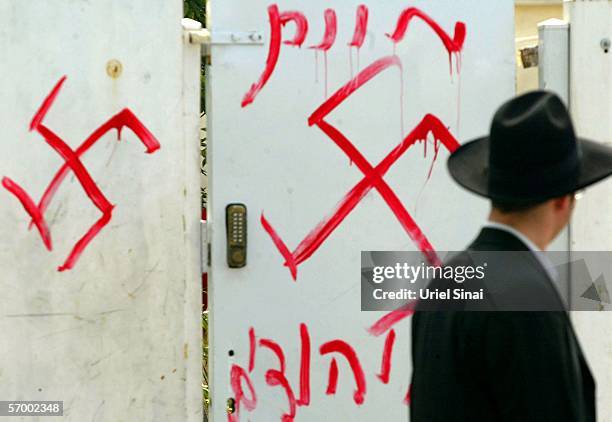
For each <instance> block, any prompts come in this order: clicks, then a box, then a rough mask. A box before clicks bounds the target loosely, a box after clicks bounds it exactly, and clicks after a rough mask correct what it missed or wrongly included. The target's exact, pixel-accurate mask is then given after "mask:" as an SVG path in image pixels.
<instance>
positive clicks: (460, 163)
mask: <svg viewBox="0 0 612 422" xmlns="http://www.w3.org/2000/svg"><path fill="white" fill-rule="evenodd" d="M577 141H578V142H580V145H581V149H582V158H581V161H580V169H579V174H578V177H576V178H575V179H574V180H573V181H572V182H571V183H567V184H565V185H564V186H559V187H556V188H555V189H553V190H551V191H550V192H547V193H546V194H538V195H534V194H525V195H521V197H516V195H509V194H504V193H501V192H495V193H493V192H491V190H490V187H489V177H488V173H489V168H488V167H489V137H488V136H485V137H482V138H477V139H475V140H472V141H469V142H467V143H465V144H463V145H461V146H460V147H459V148H458V149H457V150H456V151H455V152H454V153H453V154H452V155H451V156H450V157H449V159H448V161H447V166H448V170H449V172H450V174H451V177H452V178H453V179H454V180H455V181H456V182H457V183H459V185H461V186H462V187H464V188H465V189H467V190H469V191H470V192H473V193H475V194H477V195H480V196H484V197H485V198H489V199H494V200H499V201H511V202H532V201H539V200H542V201H544V200H547V199H550V198H556V197H559V196H563V195H567V194H569V193H572V192H576V191H578V190H581V189H584V188H586V187H587V186H589V185H592V184H594V183H597V182H599V181H600V180H602V179H604V178H606V177H608V176H610V175H612V149H611V148H609V147H607V146H605V145H603V144H601V143H598V142H594V141H591V140H588V139H583V138H579V139H578V140H577Z"/></svg>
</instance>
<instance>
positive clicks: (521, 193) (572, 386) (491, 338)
mask: <svg viewBox="0 0 612 422" xmlns="http://www.w3.org/2000/svg"><path fill="white" fill-rule="evenodd" d="M448 168H449V171H450V174H451V176H452V177H453V178H454V179H455V180H456V181H457V182H458V183H459V184H460V185H461V186H463V187H464V188H466V189H468V190H470V191H472V192H474V193H476V194H478V195H481V196H484V197H486V198H489V199H490V200H491V203H492V210H491V214H490V216H489V222H488V223H487V224H486V225H485V227H484V228H483V229H482V231H481V232H480V234H479V235H478V236H477V238H476V240H474V241H473V242H472V244H471V245H470V246H469V247H468V248H467V250H466V251H465V252H463V253H461V254H459V255H458V256H457V257H455V258H453V259H452V260H451V261H449V262H448V263H447V264H446V265H448V266H456V265H469V264H473V263H474V259H476V258H474V256H478V258H477V259H478V260H484V261H485V262H486V261H487V260H489V261H490V262H489V263H491V262H493V263H494V265H489V266H488V267H487V270H486V277H485V279H484V280H483V281H482V282H480V284H475V285H474V286H475V287H474V288H476V289H480V288H483V290H484V291H485V299H484V300H483V301H481V302H480V303H479V304H478V305H472V304H468V303H465V302H457V301H456V302H454V303H453V304H452V305H450V306H449V305H448V304H446V305H443V304H441V303H440V302H431V303H424V301H422V302H421V303H419V304H418V305H417V312H416V313H415V315H414V318H413V322H412V324H413V325H412V359H413V375H412V394H411V408H410V416H411V422H421V421H423V422H450V421H470V422H473V421H496V422H497V421H512V422H515V421H534V422H535V421H537V422H543V421H554V422H561V421H572V422H574V421H575V422H578V421H580V422H584V421H595V383H594V380H593V377H592V375H591V372H590V370H589V367H588V365H587V363H586V360H585V357H584V355H583V353H582V351H581V348H580V345H579V344H578V341H577V339H576V336H575V333H574V330H573V327H572V324H571V321H570V319H569V316H568V313H567V310H566V307H565V304H564V302H563V301H562V299H561V297H560V296H559V294H558V292H557V290H556V289H555V286H554V285H553V283H552V280H553V279H554V277H555V273H554V269H552V265H550V263H549V262H548V261H547V260H546V258H545V257H544V256H543V255H542V254H541V253H539V252H541V251H543V250H545V249H546V248H547V246H548V245H549V244H550V243H551V242H552V241H553V239H554V238H555V237H556V236H557V235H558V234H559V232H560V231H561V230H562V229H563V228H564V227H565V226H566V225H567V223H568V221H569V219H570V217H571V214H572V211H573V208H574V204H575V195H576V193H577V192H579V191H580V190H582V189H584V188H585V187H587V186H589V185H591V184H593V183H595V182H597V181H600V180H602V179H603V178H605V177H607V176H609V175H610V174H612V150H610V149H608V148H607V147H605V146H602V145H600V144H598V143H595V142H592V141H588V140H584V139H578V138H576V136H575V134H574V129H573V126H572V122H571V119H570V117H569V114H568V111H567V109H566V108H565V106H564V105H563V103H562V101H561V100H560V99H559V98H558V97H557V96H556V95H554V94H552V93H550V92H545V91H534V92H531V93H528V94H525V95H522V96H519V97H517V98H514V99H512V100H510V101H508V102H507V103H505V104H504V105H502V106H501V107H500V109H499V110H498V111H497V113H496V114H495V116H494V118H493V122H492V125H491V131H490V134H489V136H486V137H483V138H479V139H476V140H474V141H471V142H468V143H466V144H464V145H462V146H461V147H460V148H459V149H458V150H457V151H455V152H454V153H453V154H452V155H451V157H450V158H449V160H448ZM447 285H448V281H445V280H432V281H431V282H430V284H429V285H428V288H429V289H431V288H444V287H448V286H447ZM473 311H480V312H473Z"/></svg>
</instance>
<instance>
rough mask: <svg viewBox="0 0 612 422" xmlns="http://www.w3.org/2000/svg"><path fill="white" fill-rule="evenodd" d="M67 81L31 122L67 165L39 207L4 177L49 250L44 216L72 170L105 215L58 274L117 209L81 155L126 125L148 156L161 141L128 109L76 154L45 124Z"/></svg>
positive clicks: (82, 145)
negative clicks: (101, 189)
mask: <svg viewBox="0 0 612 422" xmlns="http://www.w3.org/2000/svg"><path fill="white" fill-rule="evenodd" d="M66 79H67V77H66V76H63V77H62V78H61V79H60V80H59V81H58V82H57V84H56V85H55V86H54V88H53V89H52V90H51V92H50V93H49V95H48V96H47V97H46V98H45V99H44V101H43V103H42V105H41V106H40V108H39V109H38V111H37V112H36V114H35V115H34V117H33V118H32V121H31V122H30V131H33V130H35V131H37V132H38V133H39V134H40V135H41V136H42V137H43V138H44V139H45V141H46V142H47V144H48V145H49V146H50V147H51V148H53V149H54V150H55V151H56V152H57V153H58V154H59V155H60V156H61V157H62V158H63V159H64V161H65V163H64V164H63V165H62V167H61V168H60V169H59V170H58V171H57V173H56V174H55V176H54V177H53V179H52V180H51V183H50V184H49V186H48V187H47V189H46V190H45V192H44V194H43V196H42V198H41V200H40V202H39V204H38V205H37V206H36V205H34V202H33V201H32V199H31V198H30V196H29V195H27V193H26V192H25V191H24V190H23V189H22V188H21V187H20V186H19V185H17V184H16V183H15V182H13V181H12V180H11V179H9V178H6V177H5V178H3V181H2V185H3V186H4V187H5V188H6V189H7V190H9V192H11V193H12V194H13V195H15V196H16V197H17V199H19V201H20V202H21V204H22V205H23V207H24V209H25V210H26V212H27V213H28V214H29V215H30V217H31V218H32V222H31V223H30V227H32V225H35V226H36V227H37V229H38V231H39V233H40V235H41V237H42V239H43V243H44V244H45V246H46V247H47V248H48V249H49V250H50V249H51V248H52V246H51V236H50V234H49V230H48V228H47V226H46V223H45V221H44V217H43V216H44V212H45V210H46V208H47V206H48V204H49V202H50V201H51V199H52V198H53V196H54V194H55V193H56V191H57V189H58V188H59V185H60V184H61V182H62V181H63V180H64V178H65V177H66V175H67V173H68V171H69V170H71V171H72V172H73V173H74V175H75V176H76V177H77V179H78V181H79V183H80V184H81V186H82V188H83V190H84V191H85V194H86V195H87V196H88V197H89V199H90V200H91V201H92V202H93V204H94V205H95V206H96V207H97V208H98V209H99V210H100V211H101V212H102V216H101V217H100V219H98V220H97V221H96V222H95V223H94V224H93V225H92V226H91V227H90V228H89V229H88V230H87V232H85V234H84V235H83V236H82V237H81V238H80V239H79V240H78V241H77V242H76V244H75V245H74V246H73V248H72V251H71V252H70V254H69V255H68V257H67V258H66V260H65V262H64V264H63V265H61V266H60V267H59V268H58V271H64V270H69V269H71V268H73V267H74V265H75V264H76V262H77V261H78V259H79V257H80V256H81V254H82V253H83V251H84V250H85V248H86V247H87V245H88V244H89V243H90V242H91V241H92V240H93V239H94V238H95V237H96V236H97V235H98V233H99V232H100V230H102V228H103V227H104V226H106V224H108V222H109V221H110V219H111V217H112V210H113V208H114V206H113V205H112V204H111V203H110V202H109V201H108V200H107V199H106V197H105V196H104V194H103V193H102V192H101V191H100V189H99V188H98V185H97V184H96V183H95V182H94V180H93V178H92V177H91V175H90V174H89V172H88V171H87V170H86V169H85V166H84V165H83V163H82V162H81V156H82V155H83V154H84V153H85V152H86V151H87V150H88V149H89V148H90V147H91V146H92V145H93V144H95V142H97V141H98V140H99V139H100V138H101V137H102V136H103V135H105V134H106V133H107V132H109V131H110V130H112V129H115V130H117V133H118V136H119V137H120V136H121V130H122V129H123V127H124V126H127V127H129V128H130V129H131V130H132V131H133V132H134V134H135V135H136V136H138V138H139V139H140V140H141V142H142V143H143V144H144V145H145V147H146V152H147V153H152V152H155V151H156V150H158V149H159V147H160V145H159V142H158V141H157V139H156V138H155V137H154V136H153V134H152V133H151V132H150V131H149V130H148V129H147V128H146V127H145V126H144V125H143V124H142V123H141V122H140V121H139V120H138V118H137V117H136V116H135V115H134V114H133V113H132V112H131V111H130V110H129V109H127V108H126V109H123V110H122V111H121V112H119V113H117V114H116V115H115V116H113V117H112V118H110V119H109V120H108V121H107V122H106V123H104V124H103V125H102V126H100V127H99V128H97V129H96V130H95V131H94V132H93V133H92V134H91V135H90V136H89V137H88V138H87V139H86V140H85V141H84V142H83V143H82V144H81V146H80V147H79V148H77V149H76V150H75V151H73V150H72V149H71V148H70V147H69V146H68V145H67V144H66V142H64V140H63V139H62V138H60V137H59V136H58V135H57V134H56V133H55V132H53V131H52V130H51V129H49V128H48V127H47V126H45V125H44V124H43V120H44V118H45V116H46V115H47V113H48V111H49V109H50V108H51V106H52V105H53V103H54V102H55V99H56V98H57V95H58V94H59V92H60V90H61V88H62V85H63V84H64V82H65V81H66Z"/></svg>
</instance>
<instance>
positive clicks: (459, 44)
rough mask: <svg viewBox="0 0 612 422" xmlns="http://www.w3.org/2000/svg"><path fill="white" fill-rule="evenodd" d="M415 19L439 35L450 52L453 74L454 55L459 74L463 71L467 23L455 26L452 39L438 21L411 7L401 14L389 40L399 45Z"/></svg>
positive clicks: (449, 57)
mask: <svg viewBox="0 0 612 422" xmlns="http://www.w3.org/2000/svg"><path fill="white" fill-rule="evenodd" d="M415 17H418V18H420V19H421V20H423V21H424V22H425V23H426V24H427V25H429V27H431V29H433V30H434V32H435V33H436V35H438V37H439V38H440V40H441V41H442V43H443V44H444V47H445V48H446V51H448V60H449V63H450V69H451V74H452V73H453V64H452V55H453V54H455V55H456V56H457V72H459V71H460V70H461V58H460V53H461V50H462V49H463V43H464V41H465V37H466V26H465V23H463V22H457V23H456V24H455V33H454V35H453V37H452V38H451V37H450V36H449V35H448V34H447V33H446V32H445V31H444V30H443V29H442V27H441V26H440V25H439V24H438V23H437V22H436V21H434V20H433V19H432V18H431V17H429V16H428V15H427V14H425V13H424V12H423V11H421V10H419V9H417V8H416V7H409V8H407V9H405V10H404V11H403V12H402V13H401V14H400V16H399V18H398V20H397V25H396V26H395V30H394V31H393V33H392V34H386V35H387V36H388V37H389V38H391V40H392V41H393V43H394V44H397V43H398V42H400V41H401V40H402V39H403V38H404V35H405V34H406V31H407V30H408V24H409V23H410V21H411V20H412V19H413V18H415Z"/></svg>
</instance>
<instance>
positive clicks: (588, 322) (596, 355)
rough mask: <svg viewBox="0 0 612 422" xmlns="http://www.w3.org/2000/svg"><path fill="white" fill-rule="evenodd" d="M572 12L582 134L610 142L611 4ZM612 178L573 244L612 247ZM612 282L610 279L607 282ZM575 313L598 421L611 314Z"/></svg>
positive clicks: (611, 400) (610, 381) (595, 190)
mask: <svg viewBox="0 0 612 422" xmlns="http://www.w3.org/2000/svg"><path fill="white" fill-rule="evenodd" d="M568 7H569V15H570V26H571V36H570V52H571V53H570V58H571V62H570V78H571V79H570V81H571V82H570V100H571V108H572V114H573V117H574V119H575V123H576V129H577V132H578V134H579V135H580V136H584V137H587V138H591V139H594V140H597V141H599V142H605V143H612V123H611V122H610V113H611V112H612V66H611V60H612V52H608V53H607V54H606V53H604V51H603V50H602V49H601V47H600V41H601V40H602V39H603V38H612V3H611V2H608V1H593V2H582V1H578V2H573V3H569V4H568ZM610 209H612V183H611V182H610V181H606V182H604V183H600V184H598V185H595V186H593V187H592V188H589V189H588V190H587V191H586V193H585V195H584V197H583V198H582V199H581V200H580V202H579V203H578V205H577V207H576V211H575V216H574V218H573V220H572V227H571V229H572V232H571V240H572V242H571V243H572V249H573V250H587V251H608V250H612V238H611V237H610V233H611V232H612V220H611V219H610V218H609V212H608V210H610ZM608 283H609V281H608ZM573 318H574V321H575V324H576V328H577V331H578V334H579V337H580V339H581V341H582V345H583V348H584V349H585V352H586V355H587V357H588V360H589V363H590V365H591V369H592V371H593V374H594V376H595V379H596V382H597V399H598V400H597V404H598V420H599V421H601V422H610V421H612V371H611V370H610V368H611V367H612V314H611V313H610V312H601V313H597V312H574V314H573Z"/></svg>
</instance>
